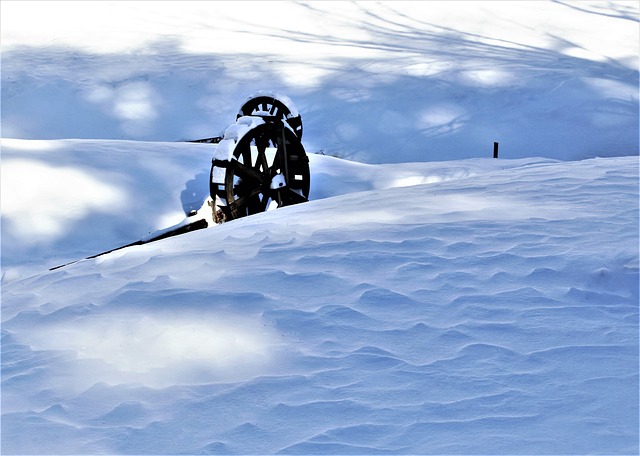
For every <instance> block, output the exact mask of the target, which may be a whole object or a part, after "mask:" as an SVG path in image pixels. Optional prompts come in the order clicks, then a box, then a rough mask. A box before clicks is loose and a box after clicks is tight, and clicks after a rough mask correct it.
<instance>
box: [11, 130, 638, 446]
mask: <svg viewBox="0 0 640 456" xmlns="http://www.w3.org/2000/svg"><path fill="white" fill-rule="evenodd" d="M7 143H8V144H7V146H6V150H8V151H9V152H8V154H7V155H8V156H7V157H3V161H4V162H3V167H4V166H7V165H8V166H9V167H11V166H13V165H14V164H17V165H20V164H21V160H22V164H24V161H26V160H33V161H36V162H38V163H40V165H41V166H42V167H45V168H46V167H48V166H49V167H50V168H49V169H51V170H56V167H55V166H51V165H50V164H48V163H47V161H46V158H43V157H47V153H45V151H44V150H41V149H46V148H48V149H56V150H58V152H62V151H63V152H64V153H58V154H57V156H58V157H65V160H64V161H65V162H67V163H75V165H74V167H73V169H74V170H75V171H76V172H78V173H79V175H78V176H76V177H75V178H76V179H77V180H76V181H74V180H73V179H71V175H69V176H64V175H60V176H58V177H59V178H60V177H66V179H59V178H58V179H57V180H56V179H54V180H52V181H50V182H48V183H47V184H46V185H48V186H50V187H51V188H52V191H53V194H54V195H58V196H56V197H57V198H60V199H61V200H63V201H76V202H78V201H79V203H78V204H77V207H79V208H82V209H83V210H84V212H83V211H81V210H79V212H78V214H84V215H85V217H86V218H85V219H82V218H79V219H78V220H76V221H75V222H74V221H73V220H69V219H56V213H55V212H52V213H50V214H48V216H50V217H51V218H52V220H57V221H58V223H59V224H60V225H59V228H60V230H59V231H56V230H55V229H54V228H56V227H58V225H56V224H55V223H52V224H51V228H50V231H49V235H50V236H51V237H50V239H51V242H50V243H49V244H46V245H44V246H40V247H36V246H28V245H27V244H25V243H24V242H21V241H20V238H19V236H18V235H16V236H17V237H15V238H10V239H12V244H13V243H15V245H13V246H12V248H13V249H14V250H11V249H10V250H9V251H10V252H11V251H13V252H15V254H16V255H18V256H17V257H14V258H10V261H13V262H15V263H17V264H19V263H20V261H19V258H25V257H24V256H22V255H23V254H24V252H26V251H29V249H30V248H33V249H35V250H33V251H32V253H33V252H40V253H39V254H38V255H42V253H43V252H45V251H46V252H48V254H49V256H50V258H49V259H48V260H47V261H49V263H50V262H51V257H53V258H54V259H62V257H64V256H65V255H68V254H69V252H73V253H74V254H79V253H82V252H83V251H88V250H90V248H88V247H87V245H90V244H91V243H90V242H89V243H88V244H87V245H83V242H81V241H82V240H86V239H91V233H92V232H94V230H98V232H99V233H100V236H97V237H98V238H101V239H109V240H110V242H115V241H116V240H118V235H117V233H118V230H117V229H114V227H122V226H128V225H127V223H128V221H129V220H132V219H138V220H139V222H138V224H137V225H136V224H134V225H131V226H129V229H130V230H129V231H128V233H129V235H131V233H132V231H131V230H133V229H139V230H141V231H144V230H146V229H148V227H149V226H152V225H153V224H154V223H157V220H156V219H157V217H159V216H163V215H165V214H164V213H163V212H159V213H156V211H155V210H154V208H165V211H166V214H171V213H172V211H174V212H180V211H181V210H183V207H188V206H189V205H190V204H196V205H197V197H195V198H192V199H189V198H186V197H185V191H186V189H187V188H190V187H191V185H190V184H188V185H187V186H186V187H184V185H183V186H179V185H175V183H176V182H177V181H175V182H174V181H171V180H169V181H167V182H166V186H164V187H163V186H161V185H159V186H151V185H147V186H146V188H153V192H151V191H148V192H146V193H145V192H142V193H140V192H139V190H141V189H140V188H138V187H137V186H144V184H141V182H143V181H145V182H164V181H163V180H162V179H161V178H160V177H161V176H164V175H165V173H168V174H169V175H170V174H171V173H170V171H176V173H177V174H180V172H179V170H180V168H179V167H177V166H175V163H176V161H179V160H176V158H177V157H183V158H184V157H189V156H190V157H192V159H193V160H194V162H193V163H191V164H192V165H194V167H195V162H198V161H199V160H203V162H204V161H205V160H204V159H201V158H200V157H201V156H203V155H204V156H206V155H207V154H206V153H204V151H203V149H205V148H208V150H211V148H213V147H215V146H211V145H210V146H202V145H193V144H182V145H177V144H164V145H162V144H160V143H158V144H153V145H150V144H146V143H135V142H120V141H78V140H75V141H47V142H34V141H8V142H7ZM29 145H31V147H28V146H29ZM151 146H153V150H156V151H160V150H162V154H160V153H159V152H158V153H157V155H155V156H154V160H153V161H152V162H153V163H154V165H153V166H151V165H150V166H148V167H145V166H141V163H142V162H140V161H138V160H127V159H126V157H142V156H144V154H145V153H150V152H149V151H150V149H151ZM163 147H164V148H165V149H164V150H163ZM4 148H5V146H4V144H3V149H4ZM18 151H20V153H18ZM87 151H100V154H99V156H100V157H102V159H101V160H99V162H98V163H94V161H93V160H94V158H95V155H94V154H93V153H90V152H87ZM169 152H171V153H169ZM160 156H163V157H165V159H166V162H163V161H162V160H160V158H159V157H160ZM311 157H312V162H311V164H312V175H313V176H314V179H315V184H314V188H313V189H312V194H313V192H316V197H317V198H321V199H315V200H312V201H310V202H309V203H306V204H302V205H297V206H293V207H288V208H281V209H277V210H273V211H268V212H266V213H263V214H259V215H256V216H252V217H248V218H245V219H240V220H236V221H233V222H229V223H227V224H224V225H220V226H215V227H212V228H208V229H205V230H201V231H196V232H193V233H189V234H185V235H182V236H179V237H175V238H170V239H165V240H162V241H158V242H154V243H152V244H147V245H144V246H139V247H132V248H128V249H124V250H121V251H118V252H114V253H111V254H108V255H105V256H101V257H98V258H96V259H92V260H85V261H81V262H78V263H75V264H72V265H69V266H67V267H64V268H61V269H57V270H55V271H53V272H48V273H41V274H37V275H35V276H32V277H28V275H23V276H22V277H21V278H20V274H18V273H14V274H13V276H12V277H9V278H5V281H4V283H3V287H2V297H3V302H2V306H3V309H2V310H3V315H2V318H3V323H2V328H3V354H2V362H3V389H2V399H3V410H2V411H3V417H2V418H3V426H2V444H3V452H4V453H13V452H16V453H21V452H35V453H91V454H95V453H136V454H148V453H162V454H174V453H188V454H202V453H239V454H248V453H253V454H255V453H277V452H282V453H305V454H308V453H547V454H562V453H594V452H596V453H597V452H606V453H628V454H631V453H634V452H637V450H638V205H637V201H638V158H637V157H627V158H602V159H590V160H585V161H579V162H561V161H555V160H549V159H521V160H493V159H472V160H459V161H454V162H437V163H419V164H414V163H410V164H397V165H365V164H358V163H353V162H346V161H343V160H339V159H336V158H332V157H326V156H321V155H312V156H311ZM83 158H85V159H86V161H84V162H83V161H82V159H83ZM187 162H188V161H187ZM108 163H111V165H110V166H109V165H107V164H108ZM162 163H166V166H161V165H162ZM116 164H126V166H116ZM101 165H105V168H104V174H103V175H102V176H101V180H100V181H99V182H101V183H102V184H103V185H105V186H106V187H105V188H103V187H100V186H98V189H99V191H100V192H101V193H100V194H101V195H109V194H110V193H109V192H110V190H113V189H112V188H111V187H110V186H108V185H107V184H109V183H110V184H111V185H112V186H113V188H115V189H119V191H121V192H123V193H125V195H124V201H129V202H137V203H138V204H139V205H140V206H139V208H138V210H130V209H128V208H126V207H122V206H121V205H118V204H115V202H114V204H111V205H107V206H108V207H111V209H105V208H104V207H93V206H91V205H88V204H84V205H83V204H81V203H82V202H83V201H87V200H92V199H91V198H88V197H87V195H84V194H83V192H82V191H81V190H80V189H79V188H75V189H73V188H72V187H73V185H74V184H76V183H84V181H83V180H82V179H81V178H80V176H82V175H83V174H81V170H82V171H84V172H85V173H86V176H93V175H94V170H93V167H94V166H101ZM65 169H66V168H65V167H60V168H59V169H58V171H60V170H62V171H64V170H65ZM117 169H119V170H120V171H119V172H118V171H117ZM62 171H60V172H62ZM184 172H185V173H186V170H184ZM193 172H194V171H193V170H192V173H193ZM195 172H196V173H197V168H196V170H195ZM135 173H138V174H135ZM187 174H188V173H187ZM44 175H47V173H44ZM196 175H197V174H196ZM54 176H55V175H54ZM86 176H85V177H86ZM127 177H128V178H129V179H128V182H129V185H125V184H124V183H126V182H127ZM192 178H193V176H192ZM61 180H62V181H64V185H63V184H61V183H60V181H61ZM192 180H193V179H183V181H182V182H183V183H184V182H187V183H188V182H191V181H192ZM197 180H198V179H197V178H195V181H197ZM56 182H57V184H56ZM3 185H5V182H4V181H3ZM61 188H62V190H61ZM65 188H66V189H67V190H69V189H72V191H71V192H70V194H69V195H67V197H68V200H67V199H64V198H61V197H60V196H59V195H60V194H62V193H63V190H64V189H65ZM4 190H5V189H4V188H3V191H4ZM127 192H130V193H127ZM322 192H325V193H324V194H323V193H322ZM186 193H189V192H186ZM196 193H197V192H196ZM14 194H15V193H14ZM190 195H191V196H192V197H193V196H194V195H193V192H192V193H190ZM147 198H150V199H154V198H157V199H158V201H160V200H161V201H163V204H164V205H161V204H158V203H156V204H148V205H147V204H146V203H147ZM116 202H117V201H116ZM142 203H145V204H142ZM43 204H44V205H45V207H46V202H45V203H43ZM68 206H69V207H73V205H72V204H69V205H68ZM93 214H99V215H98V217H99V218H98V219H97V220H99V221H100V222H99V223H97V224H96V223H93V222H91V220H93V218H94V215H93ZM10 215H12V214H11V213H9V214H7V217H9V216H10ZM3 216H4V214H3ZM182 217H184V212H182ZM17 219H18V216H16V217H15V218H14V219H11V218H10V217H9V220H12V221H11V222H10V223H7V222H6V221H4V222H3V230H4V233H3V234H4V235H5V236H6V234H7V233H9V234H11V233H13V231H12V230H14V229H16V231H15V233H18V234H19V232H20V230H19V229H17V228H19V223H18V224H16V223H14V222H15V220H17ZM25 226H29V224H28V223H26V222H25ZM69 227H73V228H69ZM73 230H77V234H78V236H77V238H76V236H74V234H73V233H74V231H73ZM56 234H57V236H56ZM5 236H3V237H5ZM43 238H46V236H44V235H43ZM128 240H129V239H128ZM21 245H22V247H20V246H21ZM74 246H75V247H74ZM94 246H96V245H94ZM111 247H112V246H111ZM21 248H22V249H23V250H22V251H20V249H21ZM38 249H40V250H38ZM3 254H4V249H3ZM46 257H47V255H42V258H46ZM8 275H10V276H11V273H9V274H8Z"/></svg>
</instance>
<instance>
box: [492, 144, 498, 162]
mask: <svg viewBox="0 0 640 456" xmlns="http://www.w3.org/2000/svg"><path fill="white" fill-rule="evenodd" d="M493 158H498V143H497V142H494V143H493Z"/></svg>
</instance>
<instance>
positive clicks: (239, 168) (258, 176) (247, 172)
mask: <svg viewBox="0 0 640 456" xmlns="http://www.w3.org/2000/svg"><path fill="white" fill-rule="evenodd" d="M232 163H233V165H232V166H233V172H234V174H235V175H236V176H238V177H240V178H242V179H245V180H247V179H249V180H252V181H254V182H256V184H257V185H258V186H260V185H261V184H262V183H263V182H264V177H263V175H262V173H261V172H259V171H257V170H255V169H253V168H250V167H249V166H247V165H245V164H244V163H241V162H239V161H235V160H234V161H232Z"/></svg>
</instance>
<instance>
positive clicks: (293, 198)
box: [280, 187, 309, 206]
mask: <svg viewBox="0 0 640 456" xmlns="http://www.w3.org/2000/svg"><path fill="white" fill-rule="evenodd" d="M280 194H281V196H282V204H283V205H284V206H288V205H291V204H300V203H306V202H307V201H309V200H308V199H307V198H305V197H304V196H302V195H300V194H299V193H298V192H296V191H295V190H293V189H292V188H290V187H286V188H283V189H280Z"/></svg>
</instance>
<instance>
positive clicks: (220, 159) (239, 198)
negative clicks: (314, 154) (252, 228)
mask: <svg viewBox="0 0 640 456" xmlns="http://www.w3.org/2000/svg"><path fill="white" fill-rule="evenodd" d="M301 140H302V119H301V117H300V114H299V113H298V110H297V109H296V107H295V105H294V104H293V102H292V101H291V99H290V98H289V97H287V96H285V95H281V94H277V93H274V92H264V91H261V92H257V93H256V94H254V95H252V96H251V97H249V98H248V99H247V101H246V102H245V103H244V104H243V105H242V107H241V108H240V110H239V112H238V114H237V116H236V122H235V123H234V124H232V125H230V126H229V127H227V129H226V130H225V132H224V136H222V137H217V138H208V139H204V140H198V141H197V142H217V144H218V146H217V148H216V150H215V152H214V155H213V160H212V162H211V173H210V179H209V190H210V194H211V202H210V204H211V207H212V209H213V219H214V221H215V222H216V223H222V222H225V221H229V220H233V219H237V218H240V217H245V216H247V215H252V214H257V213H259V212H264V211H266V210H267V209H270V208H273V207H282V206H288V205H292V204H297V203H302V202H305V201H307V200H308V198H309V181H310V176H309V158H308V157H307V154H306V152H305V150H304V147H303V146H302V141H301Z"/></svg>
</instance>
